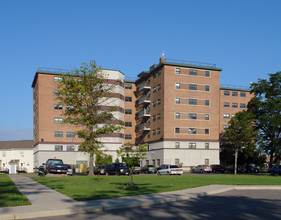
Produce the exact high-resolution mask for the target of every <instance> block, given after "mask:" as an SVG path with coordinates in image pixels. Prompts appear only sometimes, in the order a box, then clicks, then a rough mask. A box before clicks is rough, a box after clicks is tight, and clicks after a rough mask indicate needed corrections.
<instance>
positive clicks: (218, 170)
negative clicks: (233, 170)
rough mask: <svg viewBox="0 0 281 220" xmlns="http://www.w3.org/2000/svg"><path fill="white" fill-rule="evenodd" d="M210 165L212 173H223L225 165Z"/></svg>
mask: <svg viewBox="0 0 281 220" xmlns="http://www.w3.org/2000/svg"><path fill="white" fill-rule="evenodd" d="M210 167H212V172H213V173H224V172H225V167H224V166H222V165H219V164H212V165H211V166H210Z"/></svg>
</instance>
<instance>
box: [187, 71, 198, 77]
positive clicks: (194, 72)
mask: <svg viewBox="0 0 281 220" xmlns="http://www.w3.org/2000/svg"><path fill="white" fill-rule="evenodd" d="M189 75H191V76H196V75H197V70H189Z"/></svg>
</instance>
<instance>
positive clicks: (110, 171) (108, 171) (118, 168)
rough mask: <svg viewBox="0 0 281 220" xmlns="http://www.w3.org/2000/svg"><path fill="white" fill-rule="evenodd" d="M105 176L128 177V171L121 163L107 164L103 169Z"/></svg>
mask: <svg viewBox="0 0 281 220" xmlns="http://www.w3.org/2000/svg"><path fill="white" fill-rule="evenodd" d="M103 172H104V174H105V175H129V173H130V170H129V168H128V167H126V166H125V164H123V163H112V164H108V165H106V166H105V167H104V168H103Z"/></svg>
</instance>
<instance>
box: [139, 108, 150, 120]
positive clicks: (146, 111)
mask: <svg viewBox="0 0 281 220" xmlns="http://www.w3.org/2000/svg"><path fill="white" fill-rule="evenodd" d="M139 117H140V118H142V117H150V108H143V109H141V110H140V111H139Z"/></svg>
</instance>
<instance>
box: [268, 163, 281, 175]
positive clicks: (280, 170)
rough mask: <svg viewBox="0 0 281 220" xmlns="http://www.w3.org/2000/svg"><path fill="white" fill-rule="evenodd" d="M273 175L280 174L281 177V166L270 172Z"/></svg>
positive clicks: (273, 168)
mask: <svg viewBox="0 0 281 220" xmlns="http://www.w3.org/2000/svg"><path fill="white" fill-rule="evenodd" d="M270 173H271V175H275V174H279V175H281V165H276V166H274V167H272V168H271V170H270Z"/></svg>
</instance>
